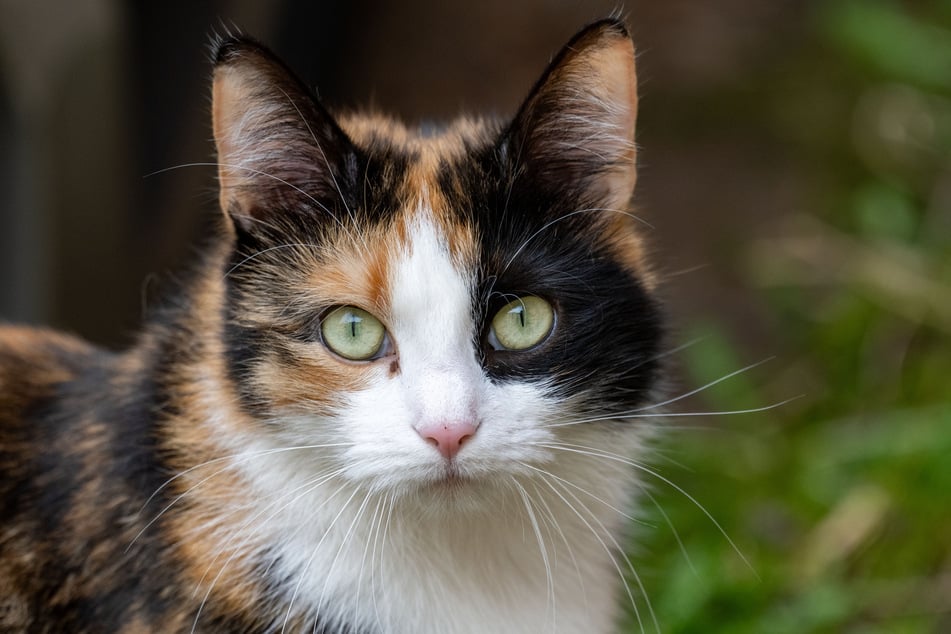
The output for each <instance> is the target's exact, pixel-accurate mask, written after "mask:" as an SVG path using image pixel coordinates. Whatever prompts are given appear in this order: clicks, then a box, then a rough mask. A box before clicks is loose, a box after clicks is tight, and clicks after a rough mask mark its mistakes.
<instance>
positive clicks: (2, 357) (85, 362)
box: [0, 324, 110, 411]
mask: <svg viewBox="0 0 951 634" xmlns="http://www.w3.org/2000/svg"><path fill="white" fill-rule="evenodd" d="M109 356H110V354H109V353H108V352H106V351H104V350H102V349H100V348H97V347H96V346H94V345H92V344H90V343H88V342H86V341H83V340H82V339H80V338H78V337H75V336H72V335H68V334H65V333H62V332H58V331H55V330H50V329H46V328H34V327H30V326H18V325H5V324H0V410H7V411H10V410H11V409H18V406H20V407H22V405H23V404H24V403H26V402H29V401H32V400H35V399H36V398H38V397H41V396H42V395H43V394H44V393H47V392H48V391H49V390H50V389H51V388H52V387H54V386H56V385H60V384H63V383H66V382H69V381H72V380H74V379H76V378H77V377H78V376H80V375H81V374H83V372H84V371H85V369H87V368H89V367H90V366H91V365H99V364H100V363H101V362H102V361H103V360H104V359H105V358H107V357H109Z"/></svg>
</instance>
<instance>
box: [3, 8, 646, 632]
mask: <svg viewBox="0 0 951 634" xmlns="http://www.w3.org/2000/svg"><path fill="white" fill-rule="evenodd" d="M214 61H215V66H214V74H213V86H212V93H213V95H212V119H213V130H214V138H215V144H216V150H217V163H216V165H217V166H218V175H219V187H220V190H219V192H220V195H219V201H220V207H221V210H222V213H221V214H219V215H220V228H218V229H217V231H216V235H214V236H213V237H212V238H211V239H210V240H209V245H208V247H207V248H206V249H204V251H203V253H202V256H201V258H200V262H199V263H198V264H197V265H196V266H195V267H194V272H193V275H192V276H191V278H190V280H189V281H188V282H187V283H185V284H184V285H183V289H182V290H181V292H180V293H179V294H178V295H176V296H174V297H172V298H171V299H169V300H168V302H167V303H166V304H164V305H162V306H161V307H160V308H157V309H156V310H155V311H154V314H152V315H150V316H149V319H148V321H147V324H146V325H145V326H144V328H143V331H142V333H141V335H140V336H139V337H138V339H137V342H136V343H135V344H134V345H133V346H132V347H131V349H129V350H128V351H125V352H121V353H111V352H107V351H104V350H100V349H98V348H95V347H93V346H92V345H90V344H88V343H85V342H83V341H80V340H78V339H76V338H74V337H71V336H68V335H65V334H58V333H56V332H52V331H47V330H42V329H34V328H28V327H20V326H4V327H3V328H2V329H0V500H2V502H0V504H2V518H3V520H2V526H0V631H2V632H14V631H30V632H129V633H133V632H280V631H288V632H322V633H325V634H330V633H368V634H374V633H384V632H387V633H418V634H426V633H432V634H437V633H438V634H452V633H466V632H473V633H482V632H513V633H530V632H590V633H599V632H609V631H613V630H614V628H615V627H616V626H617V620H618V618H619V614H620V609H621V608H620V606H621V605H623V604H624V603H625V602H626V603H628V604H629V605H630V606H632V609H637V605H638V603H639V602H640V599H638V600H635V595H637V594H639V589H638V588H637V584H636V583H635V582H634V581H632V579H633V578H634V577H635V576H636V572H635V571H634V570H633V569H631V568H630V565H629V562H628V561H627V560H626V557H625V556H624V554H623V548H624V545H625V541H624V537H625V527H626V526H627V525H629V523H630V519H629V518H630V514H631V510H630V509H631V504H632V497H634V494H635V493H636V490H637V489H638V487H639V486H640V483H641V481H642V478H641V477H640V476H639V471H638V469H636V467H637V466H638V465H639V464H640V462H638V461H639V460H640V459H641V458H642V457H643V456H644V455H645V452H646V449H647V445H648V441H649V439H650V436H651V431H652V430H651V426H650V425H649V424H647V422H646V421H645V420H644V418H645V417H644V414H643V413H645V412H649V411H651V410H652V408H653V407H654V406H655V405H656V404H657V400H656V399H657V394H656V390H657V385H658V382H659V380H660V377H661V375H662V367H661V363H660V361H659V358H660V357H661V356H662V355H661V354H660V350H661V345H662V343H661V342H662V338H663V318H662V308H661V306H660V302H659V301H658V299H657V291H656V286H657V281H656V275H655V274H654V273H653V272H652V269H651V267H650V265H649V263H648V258H647V245H646V244H645V240H644V237H643V228H642V226H641V221H640V220H638V218H637V217H636V216H634V214H633V213H632V211H631V198H632V195H633V191H634V185H635V181H636V176H637V169H636V146H635V143H634V132H635V118H636V112H637V90H636V84H637V82H636V76H635V56H634V45H633V42H632V39H631V37H630V36H629V34H628V31H627V30H626V28H625V26H624V25H623V23H622V22H621V21H619V20H617V19H614V18H609V19H605V20H602V21H599V22H596V23H594V24H592V25H590V26H588V27H586V28H585V29H584V30H582V31H581V32H579V33H578V34H577V35H576V36H575V37H574V38H573V39H572V40H571V41H570V42H569V43H568V44H567V45H566V46H565V47H564V48H563V49H562V50H561V52H560V53H559V54H558V55H557V56H556V57H555V58H554V59H553V61H552V62H551V64H550V65H549V67H548V68H547V70H546V71H545V72H544V74H543V75H542V77H541V78H540V79H539V80H538V82H537V83H536V84H535V86H534V87H533V88H532V89H531V91H530V92H529V95H528V97H527V99H526V100H525V101H524V102H523V104H522V105H521V107H520V108H519V109H518V111H517V113H516V114H515V116H514V117H513V118H512V119H511V120H509V121H506V122H500V121H495V120H489V119H475V118H461V119H459V120H457V121H455V122H454V123H452V124H450V125H448V126H447V127H445V128H444V129H442V130H441V131H440V132H438V133H431V132H426V133H422V132H419V131H415V130H413V129H410V128H408V127H405V126H403V125H401V124H400V123H397V122H395V121H393V120H390V119H387V118H384V117H382V116H379V115H372V116H367V115H355V114H349V115H340V116H333V115H331V114H330V112H329V111H328V110H326V109H325V107H324V106H323V105H322V104H321V102H320V101H319V100H318V99H317V98H316V97H315V96H313V95H312V93H311V92H310V91H309V90H308V89H307V88H306V87H305V86H304V84H302V83H301V82H300V81H299V80H298V79H296V78H295V76H294V75H293V74H292V73H291V71H290V70H288V69H287V68H286V67H285V66H284V64H283V63H282V62H281V61H279V60H278V59H277V58H276V57H275V56H274V55H273V54H272V53H270V52H269V51H268V50H267V49H266V48H264V47H263V46H262V45H260V44H258V43H256V42H255V41H253V40H252V39H250V38H247V37H245V36H241V35H238V36H228V37H224V38H221V39H220V40H219V41H218V43H217V52H216V53H215V56H214ZM650 415H653V414H650ZM642 611H643V609H642Z"/></svg>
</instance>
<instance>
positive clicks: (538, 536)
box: [511, 477, 557, 624]
mask: <svg viewBox="0 0 951 634" xmlns="http://www.w3.org/2000/svg"><path fill="white" fill-rule="evenodd" d="M511 482H512V484H514V485H515V488H516V489H517V490H518V494H519V496H521V498H522V503H523V504H524V506H525V512H526V513H528V518H529V521H530V522H531V525H532V530H533V531H534V532H535V540H536V541H537V542H538V550H539V552H540V553H541V556H542V563H544V565H545V577H546V578H547V580H548V605H549V607H550V608H551V617H552V623H553V624H554V623H556V622H557V621H556V619H555V615H556V607H555V580H554V577H553V576H552V572H551V561H550V560H549V558H548V549H547V548H546V547H545V539H544V538H543V537H542V531H541V527H540V526H539V524H538V519H537V518H536V517H535V510H534V509H533V508H532V503H531V500H530V498H529V496H528V492H527V491H526V490H525V488H524V487H523V486H522V485H521V484H519V483H518V480H516V479H515V478H514V477H513V478H512V479H511Z"/></svg>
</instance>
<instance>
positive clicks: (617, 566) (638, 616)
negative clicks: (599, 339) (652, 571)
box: [540, 472, 660, 632]
mask: <svg viewBox="0 0 951 634" xmlns="http://www.w3.org/2000/svg"><path fill="white" fill-rule="evenodd" d="M540 475H541V481H542V482H544V483H545V484H546V485H547V486H548V488H550V489H551V490H552V492H553V493H554V494H555V495H556V496H558V498H559V499H560V500H561V501H562V503H564V505H565V506H567V507H568V509H569V510H570V511H571V512H572V513H574V514H575V516H576V517H577V518H578V519H580V520H581V522H582V523H583V524H584V525H585V527H586V528H587V529H588V531H590V532H591V534H592V535H594V537H595V539H597V540H598V543H599V544H601V548H603V549H604V552H605V553H606V554H607V555H608V559H610V560H611V564H612V565H613V566H614V570H615V571H616V572H617V574H618V577H619V578H620V579H621V585H622V586H623V587H624V592H625V593H626V594H627V598H628V600H629V601H630V603H631V608H632V609H633V610H634V616H635V618H636V619H637V624H638V626H639V627H640V630H641V632H644V631H645V628H644V623H643V621H642V619H641V613H640V609H638V607H637V602H636V601H635V600H634V594H633V593H632V592H631V589H630V587H629V586H628V584H627V582H626V579H625V578H624V572H623V570H621V566H620V564H618V562H617V558H616V557H615V556H614V553H612V552H611V548H610V547H609V546H608V544H607V543H606V542H605V541H604V538H603V537H602V536H601V534H600V533H599V532H598V531H597V530H595V528H594V527H593V526H592V525H591V523H590V522H589V521H588V520H587V519H586V518H585V517H584V515H582V513H581V512H580V511H579V510H578V509H577V508H576V507H575V505H574V504H572V503H571V502H570V501H568V499H567V498H566V497H565V496H564V495H563V494H562V493H561V492H560V491H559V490H558V489H557V488H556V487H555V485H554V484H553V483H552V482H550V481H549V478H548V477H546V476H550V475H552V474H551V473H549V472H543V473H541V474H540ZM565 493H566V494H567V495H569V496H570V497H571V498H572V499H573V500H574V501H575V503H577V504H578V505H579V506H581V508H583V509H584V510H585V511H586V512H587V513H588V515H589V516H590V517H591V519H593V520H595V521H596V522H597V523H598V524H599V525H600V527H601V530H602V531H604V532H605V533H606V534H607V535H608V537H609V538H610V539H611V540H612V541H613V542H614V546H615V549H616V550H617V552H619V553H620V554H621V555H622V556H623V557H624V559H625V560H626V562H627V564H628V567H629V568H630V570H631V572H632V574H633V575H634V578H635V579H636V580H637V583H638V585H639V586H640V588H641V592H642V594H643V595H644V600H645V601H646V602H647V607H648V610H649V611H650V614H651V617H652V618H653V620H654V623H655V627H656V624H657V620H656V618H655V617H654V610H653V608H652V607H651V605H650V601H649V600H648V598H647V593H646V592H645V591H644V587H643V585H642V584H641V582H640V577H639V576H638V575H637V571H635V570H634V567H633V565H632V564H631V562H630V559H628V557H627V555H626V554H625V553H624V551H623V549H621V548H620V545H619V544H618V543H617V540H614V537H613V536H611V533H610V531H608V530H607V529H606V527H605V526H604V524H603V523H601V522H600V521H599V520H598V519H597V517H596V516H595V515H594V514H593V513H592V512H591V509H589V508H588V507H587V506H586V505H585V504H584V503H583V502H582V501H581V500H579V499H578V497H577V496H575V495H574V494H572V493H571V491H568V490H567V489H565ZM657 631H660V628H659V627H657Z"/></svg>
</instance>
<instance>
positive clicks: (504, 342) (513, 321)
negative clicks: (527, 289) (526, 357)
mask: <svg viewBox="0 0 951 634" xmlns="http://www.w3.org/2000/svg"><path fill="white" fill-rule="evenodd" d="M554 323H555V311H554V309H553V308H552V307H551V304H549V303H548V302H546V301H545V300H543V299H542V298H541V297H535V296H534V295H526V296H525V297H519V298H518V299H516V300H515V301H511V302H509V303H508V304H506V305H505V306H503V307H502V310H500V311H499V312H497V313H496V314H495V317H493V318H492V330H491V331H490V333H489V343H491V344H492V345H495V344H496V343H498V346H497V347H498V348H500V349H502V350H527V349H529V348H531V347H533V346H536V345H538V344H539V343H541V342H542V341H543V340H544V339H545V337H547V336H548V333H550V332H551V327H552V325H553V324H554ZM493 338H494V340H495V341H493Z"/></svg>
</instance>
